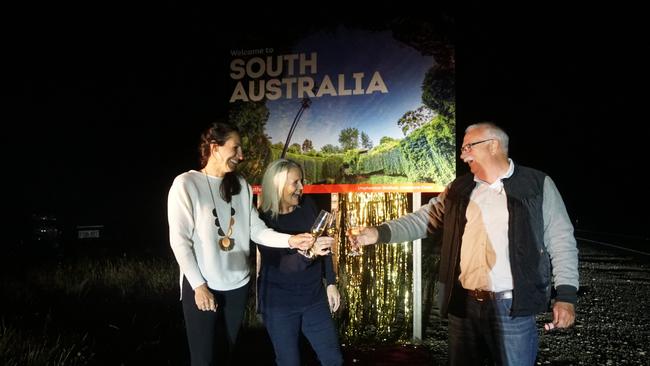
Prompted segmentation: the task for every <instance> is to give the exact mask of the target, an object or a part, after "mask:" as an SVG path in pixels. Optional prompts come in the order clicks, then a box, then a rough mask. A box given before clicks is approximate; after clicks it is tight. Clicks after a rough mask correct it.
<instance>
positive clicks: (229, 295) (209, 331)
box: [182, 278, 248, 366]
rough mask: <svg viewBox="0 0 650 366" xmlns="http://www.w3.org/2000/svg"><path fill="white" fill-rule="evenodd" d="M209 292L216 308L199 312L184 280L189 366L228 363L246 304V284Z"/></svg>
mask: <svg viewBox="0 0 650 366" xmlns="http://www.w3.org/2000/svg"><path fill="white" fill-rule="evenodd" d="M210 291H211V292H212V294H213V295H214V297H215V299H216V301H217V311H216V312H213V311H201V310H199V308H198V307H197V306H196V302H195V301H194V290H193V289H192V287H191V286H190V284H189V282H187V279H186V278H184V279H183V300H182V303H183V315H184V317H185V329H186V331H187V341H188V343H189V347H190V357H191V360H192V366H214V365H217V364H221V365H227V364H228V363H229V359H230V352H231V351H232V349H233V348H234V347H233V346H234V344H235V341H236V340H237V334H238V333H239V329H240V327H241V323H242V320H243V318H244V312H245V310H246V305H247V303H248V284H246V285H244V286H242V287H240V288H238V289H234V290H230V291H216V290H212V289H210ZM217 355H220V356H219V362H218V363H217Z"/></svg>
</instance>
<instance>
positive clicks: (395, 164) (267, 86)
mask: <svg viewBox="0 0 650 366" xmlns="http://www.w3.org/2000/svg"><path fill="white" fill-rule="evenodd" d="M380 28H381V27H380ZM420 29H425V30H426V27H425V28H422V27H420ZM288 38H289V40H288V41H287V40H286V39H283V40H282V41H279V42H277V43H278V44H280V43H281V45H275V43H276V41H275V40H273V39H268V40H267V39H265V40H264V41H262V42H266V44H263V45H260V46H259V47H252V48H235V47H233V48H232V49H231V50H230V60H229V64H228V66H229V70H228V74H229V80H230V81H231V83H230V85H229V92H228V93H227V95H228V103H229V120H230V122H231V123H235V124H236V125H238V127H239V128H240V129H241V131H242V139H243V141H244V145H245V152H246V163H244V164H243V171H242V172H243V173H244V174H245V176H246V177H247V179H248V180H249V182H251V183H253V184H254V185H256V184H259V183H260V182H261V177H262V175H263V173H264V169H265V168H266V166H267V165H268V164H269V163H270V162H271V161H273V160H275V159H277V158H279V157H281V156H282V155H283V154H284V156H285V157H286V158H289V159H292V160H295V161H297V162H298V163H300V164H301V165H302V166H303V168H304V171H305V177H304V178H305V181H306V187H305V189H304V191H305V193H346V192H440V191H442V189H443V188H444V186H445V185H446V184H447V183H449V182H450V181H451V180H453V178H454V177H455V174H456V172H455V150H456V147H455V100H454V95H455V91H454V85H455V84H454V66H453V65H454V62H453V46H452V45H450V44H449V43H445V42H433V41H435V40H436V35H435V34H431V33H426V32H425V34H417V32H415V33H414V32H412V31H407V32H406V34H405V32H404V31H402V33H400V30H396V29H391V28H390V27H384V28H383V29H372V30H369V29H363V28H360V27H354V28H352V27H346V26H338V27H334V28H332V27H330V28H327V29H322V30H313V29H312V30H311V31H310V32H308V33H306V34H304V35H301V36H300V37H288ZM427 38H428V39H429V41H431V42H429V41H426V39H427ZM418 40H423V41H418ZM450 50H451V52H450Z"/></svg>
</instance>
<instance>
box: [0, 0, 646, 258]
mask: <svg viewBox="0 0 650 366" xmlns="http://www.w3.org/2000/svg"><path fill="white" fill-rule="evenodd" d="M111 4H113V3H111ZM378 7H379V9H378V11H379V12H380V13H381V12H383V13H395V12H394V9H392V8H391V7H390V6H388V5H378ZM243 11H244V10H242V9H240V10H238V11H233V10H226V9H216V8H211V9H207V8H190V7H189V6H186V5H174V4H173V2H165V3H164V4H163V3H162V2H161V3H160V4H155V5H154V4H152V5H151V6H146V5H137V6H136V5H132V4H130V5H124V6H117V5H109V4H108V3H107V5H105V7H102V6H100V5H81V6H77V5H75V6H74V7H73V6H68V8H65V7H62V6H61V5H59V4H57V5H56V7H52V5H50V8H45V7H41V8H38V9H34V8H29V9H25V8H22V9H16V10H15V11H13V12H11V14H12V15H11V16H12V18H13V19H14V20H15V22H14V23H13V26H12V31H11V32H10V34H11V36H10V37H9V44H8V47H9V49H8V52H4V53H5V57H9V58H10V64H11V66H10V67H9V68H7V70H8V71H9V73H10V77H11V78H12V81H13V80H14V78H15V80H16V81H17V83H16V84H15V85H16V87H15V89H13V90H12V93H11V94H12V96H11V97H10V98H9V99H8V101H9V102H10V103H9V104H10V108H9V110H13V111H14V112H13V113H11V119H10V120H5V123H4V126H5V130H7V129H8V128H9V127H8V126H9V125H11V126H12V127H11V129H12V130H13V132H9V131H5V132H3V140H4V142H3V145H4V147H5V148H7V149H8V150H7V152H6V153H5V161H6V164H5V165H6V166H7V165H8V166H7V167H6V168H5V172H6V173H5V180H6V181H9V185H10V187H11V191H10V192H11V193H10V194H9V196H10V197H9V202H10V203H11V205H10V208H11V216H12V220H15V222H11V223H12V224H19V223H20V222H21V220H24V219H25V218H26V217H28V216H29V214H31V213H33V212H50V213H53V214H56V215H58V216H59V217H61V218H62V220H64V222H66V224H67V225H72V224H84V223H85V224H94V223H104V224H108V225H111V226H113V227H114V228H116V229H115V231H117V232H119V234H117V235H121V236H122V237H128V238H130V239H134V240H138V241H139V242H141V243H142V244H143V245H161V246H164V245H166V234H167V223H166V219H165V205H166V194H167V190H168V188H169V185H170V184H171V181H172V179H173V178H174V176H176V175H177V174H179V173H180V172H182V171H185V170H187V169H190V168H195V167H196V152H195V147H196V143H197V140H198V135H199V133H200V131H201V129H202V128H203V127H204V126H205V125H207V124H208V123H209V122H210V121H212V120H213V119H214V118H215V117H217V116H220V115H223V114H224V111H225V108H226V105H225V100H226V98H225V96H224V92H225V90H226V83H227V80H226V77H227V73H226V70H227V65H226V62H227V59H228V54H227V50H228V47H229V45H230V44H231V43H232V42H233V40H234V39H236V37H237V36H238V35H239V34H241V32H242V31H243V30H244V29H247V28H255V29H257V30H258V31H259V30H262V31H263V33H264V34H267V36H268V35H269V34H270V36H268V37H270V38H271V39H272V37H273V35H274V34H276V32H277V33H278V34H280V33H282V32H283V30H282V28H283V27H284V24H288V23H289V22H290V21H296V20H298V19H301V18H300V17H291V16H288V15H278V16H277V17H274V16H269V14H267V13H266V12H263V11H259V10H256V11H255V15H251V16H248V15H246V16H243V14H242V12H243ZM444 12H445V13H446V14H450V15H451V16H453V17H454V18H455V19H456V22H455V23H456V24H455V28H456V30H455V32H454V37H455V38H456V51H457V53H456V65H457V70H456V73H457V84H456V85H457V110H458V112H457V121H458V138H459V139H462V130H463V129H464V127H465V126H467V125H468V124H470V123H472V122H476V121H480V120H492V121H495V122H496V123H497V124H500V125H502V126H503V127H504V128H505V129H506V130H507V131H508V132H509V134H510V135H511V151H510V153H511V157H512V158H513V159H514V160H515V162H517V163H521V164H524V165H529V166H532V167H535V168H538V169H540V170H543V171H546V172H547V173H549V174H550V175H551V177H553V179H554V180H555V182H556V184H557V185H558V187H559V188H560V191H561V193H562V194H563V196H564V198H565V201H566V203H567V206H568V209H569V213H570V215H571V216H572V218H574V219H576V218H577V219H579V220H580V224H579V226H582V227H584V228H588V229H596V230H599V231H607V232H617V233H634V234H641V235H644V236H646V237H647V236H648V228H647V221H648V220H647V215H639V214H635V213H633V212H632V211H636V212H638V211H643V210H644V209H645V208H646V207H647V204H648V200H647V198H646V197H647V194H646V193H645V189H644V186H645V185H643V184H639V183H637V182H640V180H639V179H638V178H636V177H635V178H636V179H634V180H633V179H632V176H633V173H637V174H638V173H640V172H641V170H642V169H643V166H644V165H642V162H641V156H643V155H644V154H642V153H645V152H646V151H647V149H646V148H644V145H645V143H644V140H645V138H647V136H648V134H647V131H648V128H647V123H646V121H645V118H643V117H641V116H642V115H640V114H638V113H635V112H634V111H635V110H640V105H639V104H637V103H638V102H636V101H637V100H639V99H640V98H639V97H635V95H634V93H635V91H634V90H633V87H634V86H635V84H637V83H639V84H641V83H640V81H639V78H640V76H641V75H640V74H639V71H640V70H641V67H640V66H641V65H642V62H641V59H640V55H641V52H642V50H641V49H640V48H641V47H645V46H647V42H646V41H643V42H641V34H640V28H641V23H640V22H639V21H638V20H635V19H634V18H635V17H634V11H633V10H616V9H604V8H603V9H595V10H594V9H593V8H591V9H590V10H589V12H588V11H587V10H583V9H577V8H574V9H568V8H566V6H557V7H553V6H550V5H549V6H548V7H547V8H539V9H523V8H509V9H506V8H505V6H501V7H500V8H494V7H488V6H486V5H478V4H477V3H476V2H472V5H468V6H467V7H466V8H465V9H462V10H454V9H445V10H444ZM323 13H324V15H323ZM415 13H417V12H415ZM420 13H422V12H420ZM425 13H428V14H431V19H439V18H438V16H439V15H440V14H441V13H442V11H438V10H436V9H433V10H431V11H429V12H425ZM341 14H343V15H341ZM515 14H516V15H515ZM320 15H321V16H323V19H328V20H327V21H329V22H332V21H333V19H338V18H336V17H337V16H340V17H342V18H341V19H342V20H345V21H348V22H349V21H351V20H352V19H353V17H354V16H355V15H360V16H362V17H369V15H368V13H365V14H363V13H362V12H354V13H348V12H344V11H342V10H341V9H340V8H337V9H330V10H326V11H324V12H320ZM263 16H268V17H267V18H263ZM420 16H421V15H420ZM233 17H234V18H236V19H240V20H241V25H239V26H226V22H227V19H232V18H233ZM314 17H315V16H314V15H311V16H310V17H309V19H308V20H309V21H310V22H315V23H318V22H319V20H318V19H316V18H314ZM379 18H381V17H379ZM301 22H306V20H302V21H301ZM639 86H640V87H642V88H643V84H641V85H639ZM10 121H14V122H13V123H12V122H10ZM460 169H461V170H460V171H461V172H464V171H465V168H464V167H463V166H461V167H460ZM635 175H636V174H635ZM627 192H629V193H630V194H632V196H631V197H629V198H623V197H619V196H625V195H626V193H627ZM628 195H629V194H628ZM642 224H643V225H645V226H643V225H642Z"/></svg>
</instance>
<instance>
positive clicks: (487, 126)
mask: <svg viewBox="0 0 650 366" xmlns="http://www.w3.org/2000/svg"><path fill="white" fill-rule="evenodd" d="M477 128H479V129H483V130H485V132H486V135H487V136H486V137H487V138H491V139H496V140H498V141H499V144H500V145H501V149H502V150H503V152H504V153H505V154H506V156H508V142H509V141H510V138H509V137H508V134H507V133H506V132H505V131H504V130H503V129H502V128H501V127H499V126H497V125H495V124H494V123H492V122H481V123H474V124H472V125H469V126H467V128H466V129H465V133H468V132H469V131H471V130H474V129H477Z"/></svg>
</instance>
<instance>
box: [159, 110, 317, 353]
mask: <svg viewBox="0 0 650 366" xmlns="http://www.w3.org/2000/svg"><path fill="white" fill-rule="evenodd" d="M199 152H200V160H201V166H202V169H201V170H200V171H197V170H190V171H188V172H185V173H183V174H181V175H179V176H177V177H176V178H175V179H174V183H173V184H172V187H171V189H170V190H169V196H168V203H167V209H168V213H167V214H168V220H169V241H170V244H171V248H172V250H173V252H174V256H175V257H176V260H177V262H178V265H179V267H180V286H181V301H182V304H183V314H184V317H185V327H186V331H187V339H188V343H189V348H190V355H191V360H192V365H212V364H214V361H215V355H216V352H215V347H216V339H217V334H223V333H225V336H226V339H227V345H228V346H229V348H230V349H232V346H233V345H234V342H235V340H236V339H237V333H238V332H239V328H240V326H241V322H242V319H243V316H244V311H245V309H246V304H247V297H248V283H249V280H250V273H251V271H250V267H249V255H250V246H249V242H250V240H251V239H252V240H253V241H255V242H256V243H259V244H262V245H267V246H270V247H277V248H298V249H301V250H306V249H308V248H309V247H311V245H312V243H313V238H312V236H311V235H310V234H309V233H304V234H299V235H293V236H291V235H287V234H280V233H277V232H275V231H273V230H272V229H269V228H267V227H266V225H265V224H264V222H263V221H262V220H260V218H259V216H258V213H257V210H256V209H255V207H254V206H253V202H252V193H251V187H250V185H248V184H247V183H246V181H245V180H244V179H243V178H241V177H240V176H238V175H237V173H236V172H235V170H236V168H237V165H238V164H239V163H240V162H241V161H242V160H243V158H244V157H243V152H242V146H241V138H240V136H239V132H238V131H237V129H236V128H234V127H233V126H230V125H227V124H223V123H213V124H212V125H211V126H210V127H209V128H208V129H207V130H206V131H205V132H204V133H203V134H202V135H201V142H200V146H199ZM224 323H225V324H224ZM224 330H225V332H224ZM225 352H226V355H224V356H226V357H227V353H228V351H227V350H226V351H225Z"/></svg>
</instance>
